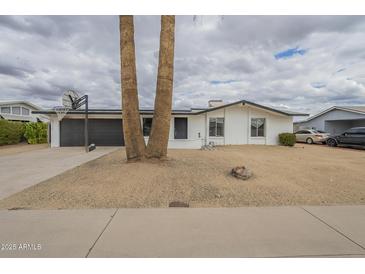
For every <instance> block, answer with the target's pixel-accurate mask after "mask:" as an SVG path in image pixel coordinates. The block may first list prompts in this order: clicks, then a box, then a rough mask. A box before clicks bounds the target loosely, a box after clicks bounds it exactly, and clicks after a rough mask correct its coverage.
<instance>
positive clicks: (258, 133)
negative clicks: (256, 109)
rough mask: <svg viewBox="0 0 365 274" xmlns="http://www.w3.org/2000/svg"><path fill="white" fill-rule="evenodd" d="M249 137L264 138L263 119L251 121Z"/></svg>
mask: <svg viewBox="0 0 365 274" xmlns="http://www.w3.org/2000/svg"><path fill="white" fill-rule="evenodd" d="M251 137H265V118H252V119H251Z"/></svg>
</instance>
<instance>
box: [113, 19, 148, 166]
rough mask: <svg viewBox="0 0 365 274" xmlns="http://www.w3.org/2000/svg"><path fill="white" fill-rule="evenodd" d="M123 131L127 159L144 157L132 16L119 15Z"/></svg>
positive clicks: (132, 159) (144, 146)
mask: <svg viewBox="0 0 365 274" xmlns="http://www.w3.org/2000/svg"><path fill="white" fill-rule="evenodd" d="M119 30H120V63H121V82H122V83H121V86H122V111H123V114H122V118H123V133H124V142H125V147H126V154H127V160H128V161H134V160H140V159H142V158H143V157H144V153H145V148H146V145H145V142H144V138H143V134H142V128H141V120H140V116H139V102H138V91H137V76H136V55H135V46H134V24H133V16H126V15H120V16H119Z"/></svg>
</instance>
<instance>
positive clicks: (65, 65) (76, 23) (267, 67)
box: [0, 16, 365, 113]
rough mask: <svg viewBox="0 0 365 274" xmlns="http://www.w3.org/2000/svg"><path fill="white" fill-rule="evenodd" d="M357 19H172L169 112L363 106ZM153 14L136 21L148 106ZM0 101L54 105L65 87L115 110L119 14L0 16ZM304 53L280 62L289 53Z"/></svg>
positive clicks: (363, 25)
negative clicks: (229, 106)
mask: <svg viewBox="0 0 365 274" xmlns="http://www.w3.org/2000/svg"><path fill="white" fill-rule="evenodd" d="M364 29H365V17H363V16H224V17H221V16H198V17H197V18H196V20H195V21H194V20H193V16H177V17H176V47H175V75H174V106H175V107H177V108H183V107H190V106H193V107H202V106H206V104H207V101H208V100H209V99H223V100H225V101H233V100H239V99H247V100H252V101H255V102H257V103H263V104H267V105H272V106H277V107H285V108H289V109H295V110H300V111H305V112H312V113H313V112H315V111H318V110H320V109H322V108H325V107H328V106H331V105H335V104H336V105H341V104H357V105H359V104H365V77H364V73H363V67H364V62H365V54H364V50H363V49H364V45H365V34H364ZM159 31H160V17H159V16H136V17H135V37H136V51H137V74H138V75H137V78H138V88H139V96H140V105H141V106H144V107H151V106H152V105H153V102H154V96H155V88H156V74H157V65H158V64H157V63H158V47H159ZM0 35H1V37H2V39H1V41H0V52H1V60H0V83H1V93H0V100H12V99H25V100H30V101H32V102H34V103H36V104H39V105H41V106H43V107H52V106H55V105H59V104H60V96H61V94H62V93H63V91H64V90H66V89H69V88H72V89H75V90H79V91H80V93H88V94H89V95H90V101H91V105H92V106H93V107H110V108H119V107H120V104H121V99H120V97H121V96H120V63H119V62H120V59H119V22H118V17H117V16H0ZM296 47H298V48H301V49H306V50H307V51H306V52H305V54H303V55H294V56H291V57H290V58H285V59H278V60H276V59H275V58H274V55H275V54H276V53H278V52H282V51H285V50H288V49H290V48H296Z"/></svg>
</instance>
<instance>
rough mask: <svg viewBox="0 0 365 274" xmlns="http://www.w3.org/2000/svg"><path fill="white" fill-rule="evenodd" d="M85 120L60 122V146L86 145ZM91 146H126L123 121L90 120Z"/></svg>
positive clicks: (64, 120)
mask: <svg viewBox="0 0 365 274" xmlns="http://www.w3.org/2000/svg"><path fill="white" fill-rule="evenodd" d="M84 122H85V120H84V119H63V120H62V121H61V122H60V146H61V147H67V146H83V145H84ZM88 126H89V144H95V145H96V146H124V136H123V123H122V120H121V119H89V124H88Z"/></svg>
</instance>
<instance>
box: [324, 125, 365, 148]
mask: <svg viewBox="0 0 365 274" xmlns="http://www.w3.org/2000/svg"><path fill="white" fill-rule="evenodd" d="M327 145H329V146H331V147H335V146H349V147H361V148H365V127H353V128H350V129H348V130H346V131H345V132H344V133H342V134H339V135H333V136H330V137H329V138H328V140H327Z"/></svg>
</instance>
